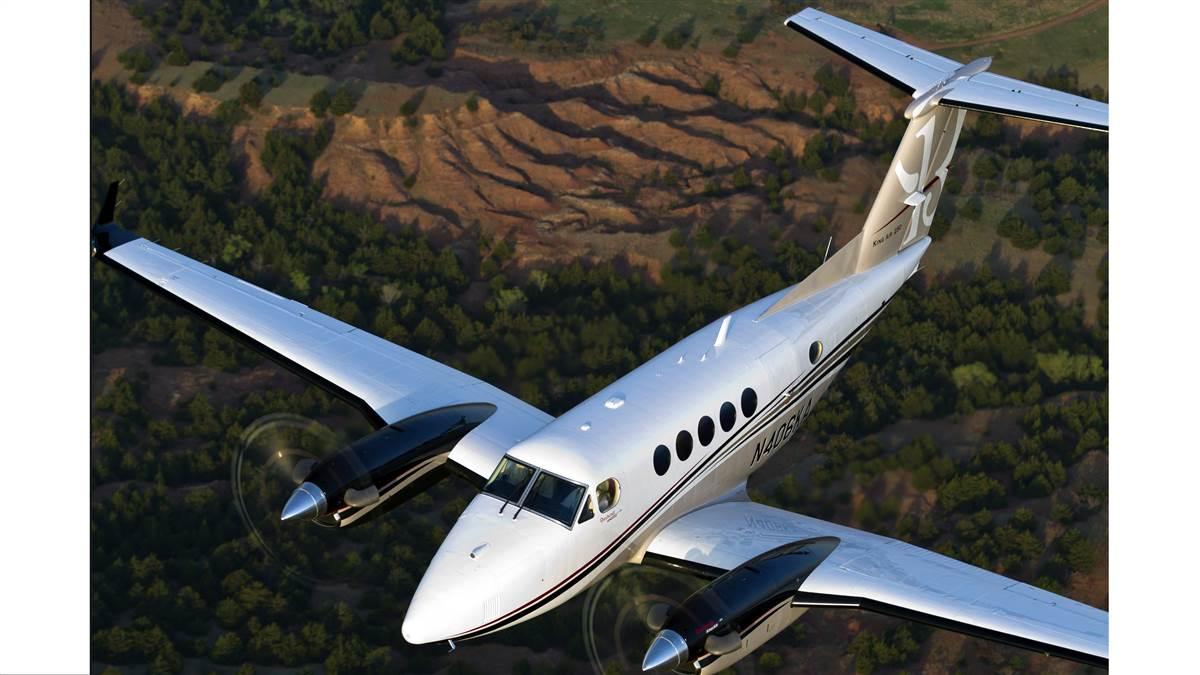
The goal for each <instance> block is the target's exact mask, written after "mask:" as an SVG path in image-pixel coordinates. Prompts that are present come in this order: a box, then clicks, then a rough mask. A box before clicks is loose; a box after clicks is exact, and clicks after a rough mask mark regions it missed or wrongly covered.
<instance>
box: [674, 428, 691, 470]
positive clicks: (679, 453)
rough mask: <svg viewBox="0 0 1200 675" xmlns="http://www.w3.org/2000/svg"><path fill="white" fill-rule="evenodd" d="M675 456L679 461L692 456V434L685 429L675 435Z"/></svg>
mask: <svg viewBox="0 0 1200 675" xmlns="http://www.w3.org/2000/svg"><path fill="white" fill-rule="evenodd" d="M675 456H676V457H678V458H679V461H681V462H682V461H684V460H685V459H687V458H688V457H691V456H692V435H691V434H689V433H688V432H687V431H681V432H679V433H678V434H676V435H675Z"/></svg>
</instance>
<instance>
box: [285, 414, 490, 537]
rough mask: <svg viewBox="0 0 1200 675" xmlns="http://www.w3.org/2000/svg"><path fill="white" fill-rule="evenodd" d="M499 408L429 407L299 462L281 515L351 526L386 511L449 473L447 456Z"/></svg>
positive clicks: (337, 525) (338, 525)
mask: <svg viewBox="0 0 1200 675" xmlns="http://www.w3.org/2000/svg"><path fill="white" fill-rule="evenodd" d="M495 412H496V406H494V405H492V404H491V403H467V404H461V405H453V406H448V407H445V408H438V409H436V410H430V411H428V412H423V413H420V414H417V415H413V416H412V417H409V418H407V419H404V420H401V421H399V422H396V423H394V424H390V425H388V426H386V427H383V428H382V429H379V430H378V431H375V432H374V433H372V434H370V435H368V436H364V437H363V438H361V439H359V440H357V441H355V442H354V443H351V444H350V445H349V446H347V447H345V448H343V449H342V450H340V451H339V452H338V453H337V454H335V455H333V456H331V457H328V458H326V459H324V460H322V461H320V462H318V463H316V464H314V465H311V467H305V466H297V468H296V473H303V474H304V476H303V479H302V480H301V481H300V487H298V488H296V491H295V492H293V493H292V496H291V498H290V499H288V502H287V505H285V506H284V507H283V513H282V515H281V518H282V519H283V520H296V519H301V518H307V519H313V520H316V521H317V522H318V523H320V524H322V525H327V526H332V527H348V526H350V525H355V524H358V523H361V522H364V521H365V520H367V519H368V516H369V517H374V516H377V515H379V514H381V513H384V512H386V511H387V510H390V509H391V508H392V507H394V506H396V505H398V504H401V503H403V502H405V501H407V500H408V499H410V498H412V497H413V496H415V495H417V494H420V493H421V492H422V491H423V490H424V489H426V488H428V487H429V486H430V485H432V484H433V483H435V482H437V481H439V480H441V479H442V478H444V477H445V476H446V475H447V472H446V469H445V463H446V456H447V455H449V454H450V451H451V450H453V449H454V446H455V445H456V444H457V443H458V442H459V441H460V440H461V439H462V438H463V437H464V436H466V435H467V434H468V433H470V432H471V431H472V430H473V429H475V427H478V426H479V425H480V424H482V423H483V422H484V421H485V420H487V419H488V418H489V417H491V416H492V414H493V413H495ZM385 504H386V505H387V507H388V508H387V509H384V508H381V507H383V506H384V505H385Z"/></svg>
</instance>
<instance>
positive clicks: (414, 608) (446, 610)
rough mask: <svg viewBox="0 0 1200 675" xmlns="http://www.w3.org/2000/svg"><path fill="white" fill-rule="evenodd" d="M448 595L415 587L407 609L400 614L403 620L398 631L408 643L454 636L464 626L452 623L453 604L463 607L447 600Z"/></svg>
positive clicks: (454, 617)
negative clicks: (402, 615)
mask: <svg viewBox="0 0 1200 675" xmlns="http://www.w3.org/2000/svg"><path fill="white" fill-rule="evenodd" d="M451 600H452V599H451V598H448V597H446V596H445V595H443V594H441V593H437V592H433V591H430V590H429V589H428V588H417V592H416V593H415V594H414V595H413V598H412V601H411V602H409V604H408V611H407V612H406V613H405V614H404V623H402V624H400V634H401V635H402V636H404V641H405V642H407V643H409V644H410V645H424V644H429V643H431V642H441V641H442V640H448V639H450V638H452V637H454V636H455V635H456V634H457V633H458V632H459V630H461V629H462V628H465V627H468V626H462V625H456V619H458V618H460V617H457V616H456V608H457V610H458V611H459V612H460V613H461V612H465V611H467V610H466V608H464V607H462V605H461V603H459V604H457V606H456V603H454V602H452V601H451Z"/></svg>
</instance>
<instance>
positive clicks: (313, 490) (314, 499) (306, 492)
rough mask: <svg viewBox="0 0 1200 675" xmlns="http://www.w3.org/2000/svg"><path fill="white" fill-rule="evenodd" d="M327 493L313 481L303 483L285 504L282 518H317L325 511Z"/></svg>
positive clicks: (281, 514) (280, 516)
mask: <svg viewBox="0 0 1200 675" xmlns="http://www.w3.org/2000/svg"><path fill="white" fill-rule="evenodd" d="M325 506H326V502H325V493H324V492H322V491H321V488H319V487H317V486H316V485H313V484H312V483H307V482H306V483H301V484H300V487H298V488H296V491H295V492H293V493H292V496H291V497H289V498H288V500H287V504H284V505H283V512H282V513H280V514H279V519H280V520H299V519H301V518H316V517H317V516H319V515H321V514H323V513H324V512H325Z"/></svg>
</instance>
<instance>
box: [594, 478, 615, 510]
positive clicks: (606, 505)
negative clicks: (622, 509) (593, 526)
mask: <svg viewBox="0 0 1200 675" xmlns="http://www.w3.org/2000/svg"><path fill="white" fill-rule="evenodd" d="M620 499H621V484H620V483H618V482H617V479H616V478H609V479H608V480H606V481H604V482H603V483H601V484H599V485H597V486H596V504H597V505H598V506H599V507H600V513H607V512H608V510H609V509H611V508H612V507H614V506H616V505H617V502H618V501H620Z"/></svg>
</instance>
